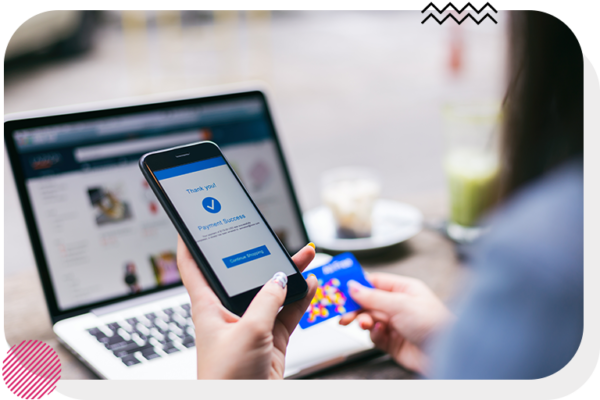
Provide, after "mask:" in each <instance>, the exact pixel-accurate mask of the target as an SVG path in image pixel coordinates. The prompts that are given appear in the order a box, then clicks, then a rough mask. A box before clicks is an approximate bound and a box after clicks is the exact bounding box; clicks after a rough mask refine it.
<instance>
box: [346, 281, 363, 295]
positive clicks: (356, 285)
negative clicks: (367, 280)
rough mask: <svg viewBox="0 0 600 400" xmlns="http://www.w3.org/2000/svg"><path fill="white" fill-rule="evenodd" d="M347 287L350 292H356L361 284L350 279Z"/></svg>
mask: <svg viewBox="0 0 600 400" xmlns="http://www.w3.org/2000/svg"><path fill="white" fill-rule="evenodd" d="M348 288H350V293H358V292H359V291H360V289H361V288H362V285H361V284H360V283H358V282H356V281H353V280H350V281H348Z"/></svg>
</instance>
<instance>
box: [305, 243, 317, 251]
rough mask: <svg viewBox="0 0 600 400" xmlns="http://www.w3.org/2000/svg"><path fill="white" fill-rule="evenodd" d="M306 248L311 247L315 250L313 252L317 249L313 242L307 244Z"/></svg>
mask: <svg viewBox="0 0 600 400" xmlns="http://www.w3.org/2000/svg"><path fill="white" fill-rule="evenodd" d="M307 246H310V247H312V248H313V249H315V250H316V249H317V248H316V247H315V244H314V243H313V242H310V243H309V244H308V245H307Z"/></svg>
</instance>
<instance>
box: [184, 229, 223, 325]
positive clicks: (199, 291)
mask: <svg viewBox="0 0 600 400" xmlns="http://www.w3.org/2000/svg"><path fill="white" fill-rule="evenodd" d="M177 268H178V269H179V275H180V276H181V280H182V281H183V284H184V286H185V288H186V289H187V291H188V294H189V295H190V300H191V301H192V314H193V315H196V314H197V313H204V312H206V311H208V310H213V311H214V310H215V309H218V308H223V310H224V307H222V305H221V301H220V300H219V299H218V298H217V295H215V293H214V292H213V290H212V289H211V287H210V286H209V285H208V282H206V279H205V278H204V275H202V272H201V271H200V269H199V268H198V266H197V265H196V261H194V259H193V258H192V255H191V254H190V252H189V250H188V248H187V246H186V245H185V243H184V242H183V240H182V239H181V237H180V236H177ZM214 306H221V307H214ZM225 311H226V310H225Z"/></svg>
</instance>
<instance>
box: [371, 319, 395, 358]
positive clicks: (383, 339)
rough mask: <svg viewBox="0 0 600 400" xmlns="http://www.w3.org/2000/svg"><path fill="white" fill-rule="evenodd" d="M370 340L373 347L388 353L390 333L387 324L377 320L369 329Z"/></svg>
mask: <svg viewBox="0 0 600 400" xmlns="http://www.w3.org/2000/svg"><path fill="white" fill-rule="evenodd" d="M371 341H373V344H374V345H375V347H377V348H378V349H380V350H383V351H385V352H386V353H389V347H390V346H389V342H390V335H389V333H388V330H387V326H386V325H385V324H384V323H382V322H377V323H376V324H375V325H374V326H373V329H371Z"/></svg>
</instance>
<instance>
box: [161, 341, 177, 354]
mask: <svg viewBox="0 0 600 400" xmlns="http://www.w3.org/2000/svg"><path fill="white" fill-rule="evenodd" d="M162 350H163V351H164V352H165V353H167V354H171V353H176V352H178V351H179V349H178V348H177V347H175V346H174V345H173V343H167V344H165V345H164V346H163V348H162Z"/></svg>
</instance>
